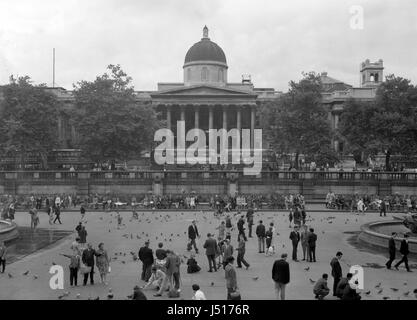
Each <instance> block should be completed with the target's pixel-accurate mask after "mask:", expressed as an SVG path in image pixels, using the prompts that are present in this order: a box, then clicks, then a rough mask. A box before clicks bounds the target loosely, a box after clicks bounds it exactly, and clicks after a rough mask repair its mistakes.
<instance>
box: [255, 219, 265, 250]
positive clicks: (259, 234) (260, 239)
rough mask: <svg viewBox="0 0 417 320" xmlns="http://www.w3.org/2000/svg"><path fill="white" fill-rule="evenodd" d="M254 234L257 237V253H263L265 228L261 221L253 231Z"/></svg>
mask: <svg viewBox="0 0 417 320" xmlns="http://www.w3.org/2000/svg"><path fill="white" fill-rule="evenodd" d="M255 233H256V236H257V237H258V248H259V253H265V237H266V231H265V226H264V225H263V224H262V220H260V221H259V224H258V226H257V227H256V230H255Z"/></svg>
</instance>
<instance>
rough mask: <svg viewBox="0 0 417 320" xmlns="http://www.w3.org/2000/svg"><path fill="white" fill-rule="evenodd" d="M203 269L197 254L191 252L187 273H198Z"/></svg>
mask: <svg viewBox="0 0 417 320" xmlns="http://www.w3.org/2000/svg"><path fill="white" fill-rule="evenodd" d="M200 270H201V268H200V266H199V265H198V263H197V260H195V255H194V254H191V257H190V258H189V259H188V260H187V273H196V272H199V271H200Z"/></svg>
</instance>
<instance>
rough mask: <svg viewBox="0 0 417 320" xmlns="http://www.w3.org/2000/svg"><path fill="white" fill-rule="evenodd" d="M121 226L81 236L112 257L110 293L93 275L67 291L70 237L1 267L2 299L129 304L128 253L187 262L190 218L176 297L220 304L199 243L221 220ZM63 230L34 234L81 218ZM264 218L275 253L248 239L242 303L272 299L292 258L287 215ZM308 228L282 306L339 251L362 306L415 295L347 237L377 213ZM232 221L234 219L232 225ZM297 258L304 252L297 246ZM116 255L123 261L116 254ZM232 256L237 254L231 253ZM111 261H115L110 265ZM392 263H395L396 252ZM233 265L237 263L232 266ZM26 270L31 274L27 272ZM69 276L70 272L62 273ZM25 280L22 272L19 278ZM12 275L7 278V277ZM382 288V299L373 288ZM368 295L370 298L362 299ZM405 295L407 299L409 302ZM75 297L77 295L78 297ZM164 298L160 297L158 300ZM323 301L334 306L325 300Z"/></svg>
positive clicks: (400, 275) (304, 290) (135, 280)
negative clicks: (354, 268)
mask: <svg viewBox="0 0 417 320" xmlns="http://www.w3.org/2000/svg"><path fill="white" fill-rule="evenodd" d="M121 216H122V217H123V223H124V224H125V226H124V227H122V228H121V229H120V230H118V229H117V218H116V214H115V212H111V213H109V212H88V213H87V215H86V221H87V223H86V230H87V232H88V237H87V242H91V243H92V244H93V246H94V248H96V247H97V245H98V244H99V243H100V242H103V243H104V246H105V249H106V250H107V251H108V253H109V256H110V257H111V258H112V263H111V273H110V274H109V275H108V281H109V284H108V286H105V285H104V284H100V283H99V275H98V273H96V274H95V281H96V284H95V285H94V286H90V285H87V286H85V287H83V286H82V285H81V286H80V283H82V280H81V281H80V276H79V281H78V283H79V285H78V287H75V288H72V287H70V286H69V270H68V265H69V259H67V258H65V257H63V256H61V255H60V254H61V253H70V245H71V243H72V242H73V241H74V239H75V237H76V232H75V231H74V233H72V234H70V235H69V236H67V237H64V238H62V239H61V240H58V241H57V242H55V243H54V244H52V245H50V246H49V247H46V248H43V249H41V250H39V251H36V252H35V253H33V254H30V255H28V256H25V257H23V258H22V259H20V260H18V261H16V262H13V263H11V264H9V265H7V268H6V273H4V274H0V286H1V288H2V290H0V299H58V297H59V296H61V295H62V294H63V293H64V292H69V295H68V296H65V297H64V298H63V299H88V298H96V297H100V299H106V297H107V293H108V290H109V288H112V291H113V293H114V299H127V296H128V295H130V294H131V293H132V289H133V287H134V286H135V285H139V286H142V285H143V284H144V283H143V282H142V281H141V280H140V271H141V268H142V264H141V262H139V261H134V259H133V257H132V255H131V253H130V252H135V253H136V254H137V252H138V250H139V248H140V247H141V246H143V244H144V242H145V240H147V239H149V240H150V242H151V243H150V247H151V248H152V249H153V250H154V252H155V249H156V246H157V244H158V242H160V241H162V242H163V243H164V247H165V248H166V249H168V248H169V249H173V250H174V252H176V253H177V254H180V255H181V256H184V255H185V256H187V257H189V256H190V253H189V252H187V251H186V244H187V235H186V231H187V229H188V226H189V224H190V223H191V221H192V220H193V219H196V220H197V221H198V222H197V225H198V228H199V232H200V235H201V239H200V240H199V241H198V246H199V248H200V253H199V254H198V255H197V256H196V259H197V261H198V263H199V265H200V267H201V268H202V270H201V271H200V272H199V273H196V274H187V273H186V259H185V258H184V257H183V264H182V265H181V279H182V286H181V297H180V299H191V297H192V295H193V292H192V289H191V286H192V284H194V283H197V284H199V285H200V287H201V289H202V291H203V292H204V293H205V295H206V297H207V299H209V300H210V299H222V300H223V299H225V298H226V287H225V279H224V271H223V269H221V270H219V271H217V273H214V272H213V273H209V272H208V262H207V259H206V256H205V255H204V249H203V248H202V244H203V242H204V240H205V239H206V234H207V233H208V232H211V233H215V234H216V235H217V230H216V229H215V228H216V227H217V226H218V224H219V220H218V219H217V218H215V217H214V216H213V214H212V213H211V212H209V211H205V212H203V213H202V212H191V211H184V212H181V211H175V212H166V211H164V212H158V211H153V212H152V211H147V212H139V220H132V219H131V216H132V213H131V212H121ZM61 218H62V221H63V224H62V225H53V226H50V225H49V224H48V217H47V215H46V214H45V213H41V214H40V228H45V229H49V230H51V234H52V233H53V232H52V231H54V230H69V231H71V230H74V228H75V226H76V225H77V224H78V222H79V219H80V215H79V213H78V212H64V213H63V214H62V217H61ZM260 219H262V220H263V221H264V224H265V225H269V223H270V222H274V224H275V227H276V229H277V230H276V231H277V234H278V235H277V234H275V235H274V237H275V238H274V240H273V241H274V244H275V246H276V248H277V252H276V253H275V255H274V256H272V257H266V256H265V255H264V254H259V253H258V248H257V245H258V244H257V239H256V237H254V238H249V241H248V242H247V244H246V255H245V258H246V260H247V261H248V262H249V263H250V268H249V270H246V269H244V268H243V269H237V280H238V286H239V288H240V291H241V294H242V298H243V299H262V300H270V299H275V292H274V284H273V281H272V279H271V271H272V265H273V262H274V260H275V259H278V258H279V256H280V254H281V253H284V252H286V253H288V254H289V258H290V257H291V249H292V248H291V242H290V239H289V233H290V231H291V229H290V228H289V221H288V213H287V212H282V211H280V212H256V213H255V216H254V222H255V226H254V229H255V227H256V224H257V223H258V221H259V220H260ZM307 219H308V220H309V221H308V222H307V224H308V225H311V226H312V227H314V228H315V232H316V234H317V235H318V241H317V251H316V255H317V262H316V263H309V262H304V261H300V262H293V261H291V260H290V259H289V260H288V261H289V263H290V271H291V281H290V283H289V285H288V286H287V290H286V296H287V299H303V300H309V299H310V300H311V299H313V298H314V295H313V293H312V289H313V284H312V282H311V281H310V279H311V280H313V281H314V280H317V279H319V278H320V277H321V275H322V274H323V273H328V274H330V273H331V270H330V265H329V263H330V260H331V259H332V258H333V256H334V255H335V254H336V252H337V251H342V252H343V258H342V260H341V265H342V268H343V274H344V275H345V274H346V273H347V272H348V270H349V266H350V265H355V264H359V265H362V266H364V280H365V289H364V290H363V293H362V299H377V300H381V299H383V298H384V297H385V298H386V297H389V298H390V299H413V298H414V295H413V293H412V292H413V290H414V289H415V288H417V277H416V273H407V272H406V270H405V269H404V268H403V266H401V267H400V271H395V270H387V269H385V262H386V260H387V254H385V253H383V252H376V251H372V250H369V249H366V248H360V247H358V246H357V245H355V244H354V241H352V237H354V235H355V233H356V232H358V231H359V230H360V226H361V225H362V224H364V223H366V222H370V221H376V220H380V219H385V220H390V219H392V217H391V216H390V215H388V217H386V218H380V217H379V214H378V213H367V214H366V215H364V216H358V215H355V214H352V213H349V212H330V211H326V210H324V209H323V211H317V212H310V213H308V216H307ZM15 221H16V223H17V224H18V225H19V226H22V227H27V226H29V225H30V215H29V214H28V213H25V212H19V213H17V214H16V220H15ZM236 222H237V219H236V218H235V219H234V220H233V223H234V225H235V226H236ZM236 238H237V230H236V228H235V229H234V231H233V233H232V245H233V246H234V247H235V249H236V247H237V242H236ZM298 252H299V257H300V255H301V258H302V252H301V247H299V251H298ZM120 253H122V254H120ZM235 256H236V251H235ZM114 257H117V259H113V258H114ZM397 258H400V255H399V253H397ZM53 264H58V265H62V266H63V267H64V270H65V272H66V274H65V288H64V290H52V289H50V287H49V280H50V277H51V276H52V275H50V274H49V268H50V267H51V266H52V265H53ZM235 265H236V264H235ZM410 265H411V268H412V270H413V271H414V272H417V270H416V263H415V261H413V260H411V261H410ZM27 271H29V273H27ZM67 271H68V273H67ZM24 273H27V274H26V275H24ZM8 274H10V275H8ZM379 283H381V285H380V288H382V289H383V290H382V292H381V293H378V291H380V289H377V288H375V286H376V285H377V284H379ZM328 285H329V288H331V287H332V285H333V279H332V277H331V276H329V282H328ZM369 290H370V294H365V292H368V291H369ZM407 292H409V294H408V295H407ZM154 293H155V291H152V290H145V294H146V296H147V297H148V299H161V298H155V297H153V294H154ZM77 295H78V296H77ZM162 298H163V299H167V297H166V295H165V296H163V297H162ZM328 299H333V297H329V298H328Z"/></svg>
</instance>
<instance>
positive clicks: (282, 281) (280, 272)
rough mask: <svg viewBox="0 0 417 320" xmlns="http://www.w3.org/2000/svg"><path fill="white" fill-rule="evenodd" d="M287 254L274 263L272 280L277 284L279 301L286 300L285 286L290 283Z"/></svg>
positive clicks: (276, 289) (276, 290)
mask: <svg viewBox="0 0 417 320" xmlns="http://www.w3.org/2000/svg"><path fill="white" fill-rule="evenodd" d="M286 260H287V254H286V253H283V254H282V255H281V259H280V260H276V261H275V262H274V266H273V267H272V279H273V280H274V282H275V292H276V295H277V300H279V299H280V296H281V300H285V286H286V285H287V284H288V283H289V282H290V265H289V264H288V262H287V261H286Z"/></svg>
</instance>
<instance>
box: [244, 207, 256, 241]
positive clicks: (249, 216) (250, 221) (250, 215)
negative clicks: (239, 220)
mask: <svg viewBox="0 0 417 320" xmlns="http://www.w3.org/2000/svg"><path fill="white" fill-rule="evenodd" d="M253 214H254V212H253V209H252V208H249V209H248V212H246V220H247V221H248V228H249V231H248V232H249V234H248V237H249V238H252V227H253Z"/></svg>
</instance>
